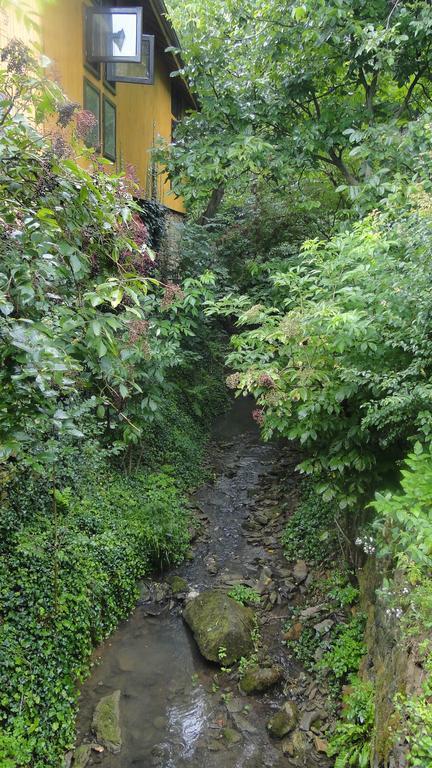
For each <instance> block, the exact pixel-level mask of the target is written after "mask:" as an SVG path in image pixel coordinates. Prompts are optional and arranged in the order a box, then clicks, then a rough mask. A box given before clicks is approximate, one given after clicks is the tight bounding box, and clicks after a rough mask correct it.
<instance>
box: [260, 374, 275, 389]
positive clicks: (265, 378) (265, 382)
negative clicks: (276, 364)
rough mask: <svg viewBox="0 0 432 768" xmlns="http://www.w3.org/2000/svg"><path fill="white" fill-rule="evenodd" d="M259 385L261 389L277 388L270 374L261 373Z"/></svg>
mask: <svg viewBox="0 0 432 768" xmlns="http://www.w3.org/2000/svg"><path fill="white" fill-rule="evenodd" d="M258 384H260V385H261V387H266V388H267V389H273V387H274V386H275V383H274V381H273V379H272V377H271V376H270V374H268V373H261V374H260V376H259V378H258Z"/></svg>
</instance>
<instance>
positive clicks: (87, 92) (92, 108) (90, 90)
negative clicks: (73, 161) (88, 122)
mask: <svg viewBox="0 0 432 768" xmlns="http://www.w3.org/2000/svg"><path fill="white" fill-rule="evenodd" d="M83 107H84V109H85V110H86V111H87V112H91V113H92V114H93V115H94V116H95V118H96V120H97V124H96V125H95V127H94V128H93V129H92V130H91V131H90V133H89V134H88V135H87V137H86V140H85V143H86V145H87V146H88V147H94V148H95V149H97V150H99V149H100V123H101V115H100V110H101V106H100V92H99V91H98V89H97V88H95V86H94V85H92V83H90V81H89V80H86V78H84V98H83Z"/></svg>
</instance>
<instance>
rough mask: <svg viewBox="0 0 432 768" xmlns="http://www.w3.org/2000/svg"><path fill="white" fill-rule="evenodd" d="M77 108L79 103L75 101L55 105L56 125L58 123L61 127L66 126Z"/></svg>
mask: <svg viewBox="0 0 432 768" xmlns="http://www.w3.org/2000/svg"><path fill="white" fill-rule="evenodd" d="M78 108H79V104H78V103H77V102H76V101H68V102H66V104H62V105H61V106H59V107H57V112H58V118H57V125H60V126H61V128H66V126H67V125H69V123H70V121H71V120H72V118H73V116H74V114H75V112H76V110H77V109H78Z"/></svg>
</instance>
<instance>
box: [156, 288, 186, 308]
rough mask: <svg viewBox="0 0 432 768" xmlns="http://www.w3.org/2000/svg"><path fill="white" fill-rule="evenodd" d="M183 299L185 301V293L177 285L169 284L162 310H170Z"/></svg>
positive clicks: (165, 291) (163, 299) (162, 302)
mask: <svg viewBox="0 0 432 768" xmlns="http://www.w3.org/2000/svg"><path fill="white" fill-rule="evenodd" d="M182 299H184V293H183V291H182V289H181V288H180V286H179V285H176V284H175V283H167V285H166V286H165V290H164V295H163V298H162V301H161V308H162V309H168V308H169V307H170V306H171V305H172V304H173V303H174V302H175V301H182Z"/></svg>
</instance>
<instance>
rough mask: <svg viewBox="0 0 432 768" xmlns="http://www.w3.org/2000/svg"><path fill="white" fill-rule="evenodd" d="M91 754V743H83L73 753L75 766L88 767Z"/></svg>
mask: <svg viewBox="0 0 432 768" xmlns="http://www.w3.org/2000/svg"><path fill="white" fill-rule="evenodd" d="M90 755H91V744H81V745H80V746H79V747H77V748H76V750H75V752H74V753H73V763H72V766H73V768H86V765H87V763H88V761H89V760H90Z"/></svg>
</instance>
